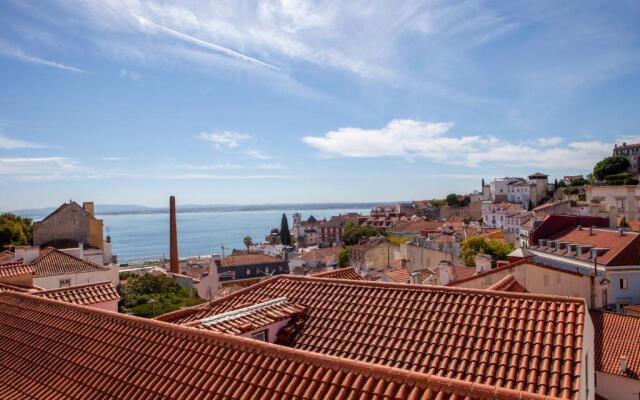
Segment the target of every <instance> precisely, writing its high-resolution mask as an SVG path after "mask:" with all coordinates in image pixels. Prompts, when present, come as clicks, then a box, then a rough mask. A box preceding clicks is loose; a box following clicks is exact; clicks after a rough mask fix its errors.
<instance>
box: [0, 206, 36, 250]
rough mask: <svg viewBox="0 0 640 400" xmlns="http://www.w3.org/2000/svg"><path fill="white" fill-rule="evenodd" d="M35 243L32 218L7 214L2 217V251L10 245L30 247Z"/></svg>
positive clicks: (0, 246)
mask: <svg viewBox="0 0 640 400" xmlns="http://www.w3.org/2000/svg"><path fill="white" fill-rule="evenodd" d="M32 241H33V228H32V226H31V218H24V217H19V216H17V215H14V214H10V213H6V214H1V215H0V249H4V248H6V247H8V246H10V245H13V246H24V245H30V244H31V242H32Z"/></svg>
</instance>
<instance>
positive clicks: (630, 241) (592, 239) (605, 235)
mask: <svg viewBox="0 0 640 400" xmlns="http://www.w3.org/2000/svg"><path fill="white" fill-rule="evenodd" d="M550 239H552V240H558V241H563V242H569V243H576V244H581V245H591V246H593V247H598V248H607V249H608V250H607V251H606V252H605V253H604V254H603V255H601V256H598V258H597V260H596V261H597V262H598V264H600V265H630V264H638V263H640V257H639V256H638V252H637V250H636V249H637V248H638V247H640V233H638V232H624V233H623V234H622V235H621V234H620V233H619V232H618V231H616V230H613V229H602V228H581V229H578V228H571V229H569V230H566V231H564V232H561V233H559V234H557V235H555V236H553V237H551V238H550ZM575 258H576V259H579V260H580V259H582V260H586V259H590V258H591V252H587V253H584V254H581V255H578V256H576V257H575Z"/></svg>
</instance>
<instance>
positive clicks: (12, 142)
mask: <svg viewBox="0 0 640 400" xmlns="http://www.w3.org/2000/svg"><path fill="white" fill-rule="evenodd" d="M44 147H47V146H45V145H43V144H40V143H33V142H27V141H25V140H20V139H12V138H10V137H7V136H5V135H3V134H1V133H0V149H7V150H11V149H41V148H44Z"/></svg>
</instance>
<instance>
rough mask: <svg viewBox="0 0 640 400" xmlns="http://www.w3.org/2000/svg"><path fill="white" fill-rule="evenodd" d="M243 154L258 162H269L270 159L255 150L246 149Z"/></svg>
mask: <svg viewBox="0 0 640 400" xmlns="http://www.w3.org/2000/svg"><path fill="white" fill-rule="evenodd" d="M244 153H245V154H246V155H248V156H251V157H253V158H257V159H259V160H270V159H271V157H269V156H268V155H266V154H264V153H263V152H261V151H260V150H256V149H248V150H245V152H244Z"/></svg>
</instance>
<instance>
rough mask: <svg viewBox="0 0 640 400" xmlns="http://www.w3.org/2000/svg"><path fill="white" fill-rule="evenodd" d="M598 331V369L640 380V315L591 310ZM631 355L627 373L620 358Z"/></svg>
mask: <svg viewBox="0 0 640 400" xmlns="http://www.w3.org/2000/svg"><path fill="white" fill-rule="evenodd" d="M591 320H592V321H593V328H594V333H595V369H596V371H600V372H604V373H607V374H612V375H619V376H625V377H627V378H632V379H636V380H640V334H638V332H640V317H635V316H632V315H624V314H616V313H610V312H602V311H591ZM622 356H625V357H626V358H627V370H626V372H624V373H623V372H622V371H620V357H622Z"/></svg>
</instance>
